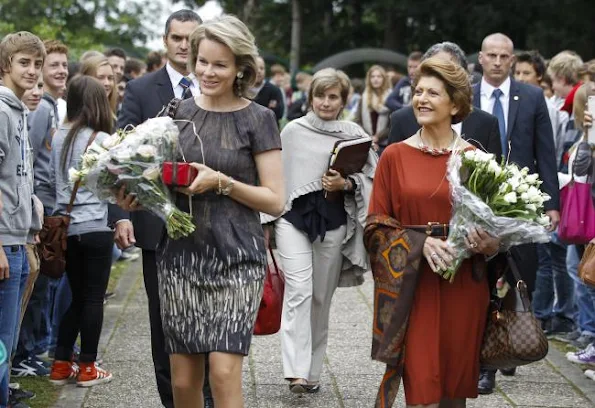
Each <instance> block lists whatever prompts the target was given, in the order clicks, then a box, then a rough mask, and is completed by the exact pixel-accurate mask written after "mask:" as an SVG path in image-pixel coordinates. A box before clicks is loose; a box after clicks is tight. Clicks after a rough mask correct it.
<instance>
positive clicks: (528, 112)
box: [473, 79, 560, 293]
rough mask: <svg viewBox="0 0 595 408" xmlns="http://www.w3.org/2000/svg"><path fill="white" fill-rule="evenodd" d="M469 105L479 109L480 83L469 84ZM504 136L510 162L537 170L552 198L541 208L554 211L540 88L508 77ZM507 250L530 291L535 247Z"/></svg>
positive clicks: (554, 177)
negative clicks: (506, 117)
mask: <svg viewBox="0 0 595 408" xmlns="http://www.w3.org/2000/svg"><path fill="white" fill-rule="evenodd" d="M473 104H474V105H475V106H476V107H477V108H478V109H481V82H479V83H477V84H476V85H475V86H474V87H473ZM498 134H499V133H498ZM506 135H507V138H508V144H509V147H508V149H509V160H510V162H512V163H516V164H517V165H519V166H520V167H525V166H526V167H528V168H529V171H530V172H531V173H538V174H539V178H540V179H541V180H542V181H543V184H542V189H543V191H545V192H546V193H547V194H549V195H550V196H551V197H552V198H551V200H549V201H546V202H545V203H544V207H545V210H546V211H548V210H558V209H559V206H560V204H559V203H560V198H559V197H560V194H559V186H558V172H557V168H556V154H555V147H554V136H553V133H552V126H551V122H550V117H549V114H548V110H547V105H546V102H545V98H544V96H543V91H542V90H541V89H540V88H537V87H535V86H532V85H527V84H523V83H520V82H517V81H515V80H514V79H511V84H510V99H509V108H508V127H507V130H506ZM510 252H511V254H512V256H513V258H514V259H515V260H516V261H517V264H518V266H519V270H520V272H521V275H522V278H523V280H524V281H525V283H526V284H527V287H528V289H529V293H532V292H533V289H534V287H535V277H536V271H537V266H538V258H537V252H536V246H535V245H534V244H528V245H519V246H516V247H513V248H511V250H510ZM499 258H500V263H502V264H505V258H504V256H503V255H501V256H500V257H499ZM508 280H509V282H511V280H512V277H511V276H508ZM511 283H512V284H514V282H511Z"/></svg>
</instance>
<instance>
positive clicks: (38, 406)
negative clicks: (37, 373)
mask: <svg viewBox="0 0 595 408" xmlns="http://www.w3.org/2000/svg"><path fill="white" fill-rule="evenodd" d="M13 380H15V379H14V378H13ZM17 382H18V383H19V384H20V385H21V388H22V389H24V390H27V391H33V392H34V393H35V394H36V396H35V398H33V399H30V400H24V401H23V403H25V404H27V405H29V406H30V407H31V408H50V407H52V406H54V404H55V403H56V401H57V400H58V396H59V395H60V387H59V386H55V385H54V384H52V383H50V381H49V379H48V378H47V377H23V378H18V379H17Z"/></svg>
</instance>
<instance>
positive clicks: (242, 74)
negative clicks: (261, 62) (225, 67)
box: [236, 71, 244, 79]
mask: <svg viewBox="0 0 595 408" xmlns="http://www.w3.org/2000/svg"><path fill="white" fill-rule="evenodd" d="M236 77H237V78H238V79H242V78H244V73H243V72H242V71H239V72H238V73H237V74H236Z"/></svg>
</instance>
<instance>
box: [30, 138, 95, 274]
mask: <svg viewBox="0 0 595 408" xmlns="http://www.w3.org/2000/svg"><path fill="white" fill-rule="evenodd" d="M96 136H97V132H93V134H92V135H91V137H90V138H89V142H88V143H87V147H86V148H85V151H86V150H87V148H88V147H89V146H91V143H93V141H94V140H95V137H96ZM80 185H81V182H80V180H79V181H77V182H76V183H74V187H73V188H72V194H70V202H69V203H68V207H66V215H49V216H45V217H43V227H42V228H41V231H40V232H39V241H40V243H39V244H38V246H37V251H38V253H39V273H42V274H44V275H45V276H48V277H50V278H53V279H59V278H61V277H62V275H63V274H64V271H65V270H66V240H67V238H68V226H69V225H70V213H71V212H72V208H73V206H74V199H75V198H76V193H77V191H78V189H79V187H80Z"/></svg>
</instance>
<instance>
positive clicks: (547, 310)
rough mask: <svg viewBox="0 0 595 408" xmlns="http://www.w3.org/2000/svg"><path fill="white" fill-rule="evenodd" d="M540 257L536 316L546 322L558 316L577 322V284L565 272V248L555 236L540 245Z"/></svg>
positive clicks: (554, 234) (534, 309) (536, 292)
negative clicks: (575, 319)
mask: <svg viewBox="0 0 595 408" xmlns="http://www.w3.org/2000/svg"><path fill="white" fill-rule="evenodd" d="M537 255H538V259H539V268H538V269H537V280H536V282H535V292H534V293H533V311H534V312H535V317H537V318H538V319H541V320H547V319H550V318H552V317H554V316H558V317H565V318H567V319H570V320H573V321H574V318H575V314H576V306H575V303H574V285H573V284H572V279H571V278H570V276H568V272H567V271H566V245H565V244H563V243H561V242H560V241H559V240H558V236H557V234H556V233H552V241H551V242H549V243H547V244H539V245H537Z"/></svg>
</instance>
